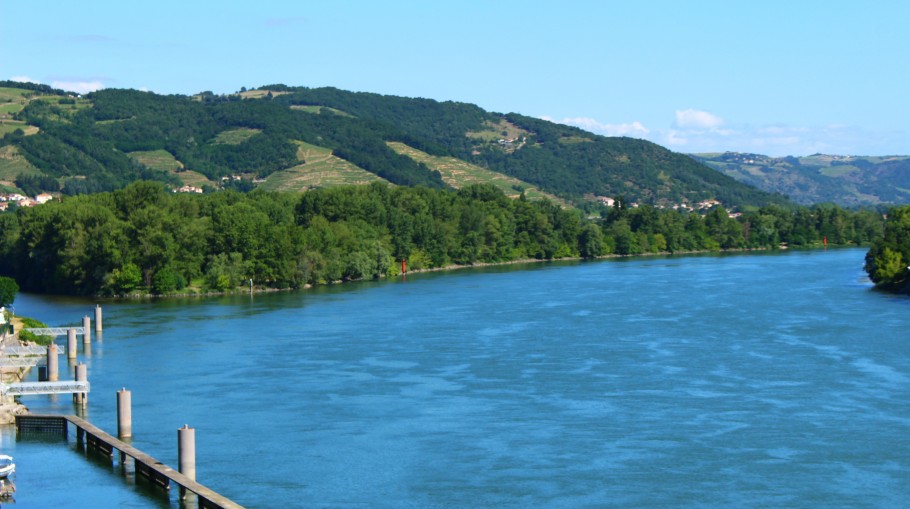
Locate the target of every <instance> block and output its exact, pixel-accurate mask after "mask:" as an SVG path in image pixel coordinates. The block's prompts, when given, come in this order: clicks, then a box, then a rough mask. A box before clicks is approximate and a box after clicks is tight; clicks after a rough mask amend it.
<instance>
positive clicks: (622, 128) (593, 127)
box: [541, 116, 651, 138]
mask: <svg viewBox="0 0 910 509" xmlns="http://www.w3.org/2000/svg"><path fill="white" fill-rule="evenodd" d="M541 118H542V119H544V120H548V121H550V122H556V123H557V124H566V125H571V126H575V127H580V128H582V129H585V130H586V131H590V132H592V133H594V134H602V135H604V136H630V137H633V138H644V137H646V136H647V135H648V133H650V132H651V131H650V130H649V129H648V128H647V127H645V126H644V125H643V124H642V123H641V122H638V121H634V122H631V123H624V124H610V123H605V122H601V121H599V120H597V119H593V118H590V117H573V118H564V119H562V120H556V119H553V118H551V117H547V116H543V117H541Z"/></svg>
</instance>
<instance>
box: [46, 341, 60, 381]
mask: <svg viewBox="0 0 910 509" xmlns="http://www.w3.org/2000/svg"><path fill="white" fill-rule="evenodd" d="M59 380H60V372H59V371H58V365H57V345H55V344H53V343H51V344H50V345H47V381H48V382H57V381H59Z"/></svg>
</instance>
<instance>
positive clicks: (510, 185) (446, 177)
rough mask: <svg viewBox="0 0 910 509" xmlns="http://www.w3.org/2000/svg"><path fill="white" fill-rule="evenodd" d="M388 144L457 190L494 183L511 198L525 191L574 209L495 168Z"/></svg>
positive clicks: (397, 144) (395, 142)
mask: <svg viewBox="0 0 910 509" xmlns="http://www.w3.org/2000/svg"><path fill="white" fill-rule="evenodd" d="M386 145H388V146H389V147H391V149H392V150H394V151H395V152H398V153H399V154H402V155H406V156H408V157H410V158H411V159H413V160H415V161H417V162H420V163H423V164H425V165H427V166H428V167H430V168H431V169H433V170H436V171H438V172H439V173H440V175H442V180H443V181H445V183H446V184H448V185H450V186H452V187H454V188H455V189H461V188H462V187H465V186H469V185H471V184H493V185H494V186H496V187H497V188H499V189H501V190H502V192H503V193H505V195H506V196H508V197H510V198H518V196H519V195H520V194H521V193H522V191H524V193H525V196H526V197H527V198H529V199H531V200H541V199H544V198H546V199H548V200H550V201H553V202H555V203H558V204H559V205H561V206H562V207H565V208H571V206H570V205H569V204H568V203H567V202H566V201H565V200H562V199H560V198H558V197H556V196H554V195H552V194H549V193H545V192H543V191H541V190H540V189H538V188H536V187H534V186H532V185H531V184H528V183H527V182H523V181H521V180H518V179H517V178H514V177H510V176H508V175H503V174H502V173H496V172H495V171H490V170H487V169H484V168H481V167H480V166H476V165H473V164H471V163H468V162H466V161H462V160H461V159H457V158H454V157H439V156H431V155H430V154H427V153H426V152H421V151H420V150H417V149H415V148H412V147H409V146H407V145H405V144H404V143H399V142H397V141H390V142H387V143H386Z"/></svg>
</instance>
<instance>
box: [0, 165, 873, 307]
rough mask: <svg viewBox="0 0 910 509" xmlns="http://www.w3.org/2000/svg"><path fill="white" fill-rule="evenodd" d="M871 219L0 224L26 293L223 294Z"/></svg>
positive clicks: (108, 216) (380, 201) (279, 211)
mask: <svg viewBox="0 0 910 509" xmlns="http://www.w3.org/2000/svg"><path fill="white" fill-rule="evenodd" d="M881 222H882V218H881V216H880V215H879V214H877V213H875V212H872V211H859V212H851V211H846V210H844V209H841V208H838V207H836V206H816V207H813V208H799V209H796V210H795V211H794V210H791V209H786V208H783V207H780V206H776V205H770V206H766V207H762V208H759V209H757V210H756V211H754V212H750V213H747V214H743V215H741V216H739V217H736V218H731V217H730V216H729V215H728V213H727V212H726V211H725V210H724V209H723V208H722V207H717V208H715V209H713V210H711V211H710V212H709V213H707V214H706V215H699V214H696V213H691V212H678V211H675V210H672V209H658V208H654V207H650V206H642V207H631V206H628V205H627V204H626V202H625V201H624V200H623V199H622V198H619V199H617V201H616V204H615V205H614V206H613V207H612V208H604V209H603V210H602V212H601V214H600V215H599V216H595V217H585V216H583V215H582V213H581V212H579V211H577V210H574V209H564V208H561V207H559V206H557V205H555V204H553V203H551V202H549V201H546V200H543V201H529V200H526V199H524V198H523V197H521V198H518V199H510V198H508V197H506V196H505V195H504V194H503V192H502V191H501V190H499V189H497V188H495V187H494V186H492V185H475V186H470V187H467V188H464V189H461V190H459V191H454V190H450V189H441V190H440V189H429V188H425V187H415V188H411V187H396V186H389V185H387V184H382V183H375V184H370V185H367V186H352V187H338V188H330V189H317V190H313V191H309V192H307V193H304V194H291V193H269V192H263V191H259V190H257V191H254V192H251V193H248V194H241V193H237V192H232V191H227V192H220V193H213V194H206V195H188V194H174V193H170V192H168V191H166V190H165V188H164V186H163V185H161V184H160V183H155V182H137V183H134V184H131V185H129V186H127V187H126V188H124V189H121V190H118V191H115V192H109V193H99V194H94V195H83V196H75V197H67V198H65V199H63V200H62V201H60V202H53V203H47V204H45V205H42V206H40V207H33V208H20V209H18V210H17V211H16V212H15V213H6V214H0V274H4V275H7V276H12V277H15V278H16V280H17V281H18V283H19V284H20V285H21V287H22V288H23V289H24V290H26V291H34V292H46V293H58V294H81V295H130V294H137V293H139V294H143V293H150V294H163V295H166V294H174V293H192V292H207V291H215V292H223V291H232V290H234V289H237V288H241V287H246V286H247V285H249V284H250V282H249V280H250V279H252V280H253V283H254V284H255V285H256V286H257V287H259V288H298V287H302V286H304V285H307V284H323V283H330V282H336V281H344V280H353V279H364V278H378V277H385V276H390V275H396V274H398V272H399V270H400V267H401V262H402V261H405V262H406V264H407V266H408V268H409V269H412V270H413V269H431V268H439V267H447V266H451V265H473V264H477V263H503V262H509V261H515V260H524V259H541V260H545V259H560V258H573V257H580V258H595V257H598V256H603V255H608V254H616V255H635V254H645V253H656V252H667V253H678V252H689V251H718V250H729V249H777V248H778V247H780V246H781V245H789V246H813V245H818V246H820V245H821V244H822V242H823V241H824V240H827V242H828V243H829V244H831V245H858V244H864V243H869V242H871V241H872V240H874V239H876V238H878V237H879V236H880V232H881Z"/></svg>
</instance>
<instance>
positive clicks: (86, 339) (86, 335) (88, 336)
mask: <svg viewBox="0 0 910 509" xmlns="http://www.w3.org/2000/svg"><path fill="white" fill-rule="evenodd" d="M82 342H83V343H85V344H89V343H91V342H92V320H91V319H90V318H89V317H88V315H86V316H83V317H82Z"/></svg>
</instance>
